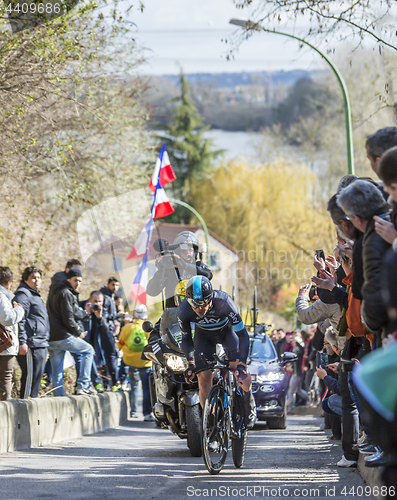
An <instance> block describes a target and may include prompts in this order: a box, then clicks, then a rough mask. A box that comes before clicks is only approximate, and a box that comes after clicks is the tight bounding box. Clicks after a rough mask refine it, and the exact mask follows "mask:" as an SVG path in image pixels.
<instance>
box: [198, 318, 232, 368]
mask: <svg viewBox="0 0 397 500" xmlns="http://www.w3.org/2000/svg"><path fill="white" fill-rule="evenodd" d="M196 329H197V330H196V331H195V333H194V362H195V364H196V372H200V371H203V370H208V367H207V366H206V365H205V363H204V361H203V360H202V359H201V357H200V353H202V354H203V355H204V357H205V359H208V360H209V361H213V360H214V357H213V355H214V354H216V344H222V346H223V348H224V349H225V352H226V356H227V359H228V360H229V361H236V359H238V357H239V352H240V349H239V347H240V345H239V344H240V341H239V338H238V335H237V334H236V332H235V331H234V330H233V328H232V327H231V326H229V327H228V328H225V329H224V330H222V331H221V332H204V331H203V330H201V329H199V328H197V325H196Z"/></svg>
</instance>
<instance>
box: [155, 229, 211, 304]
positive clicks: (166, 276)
mask: <svg viewBox="0 0 397 500" xmlns="http://www.w3.org/2000/svg"><path fill="white" fill-rule="evenodd" d="M153 247H154V249H155V250H158V251H159V253H158V254H157V256H156V267H157V271H156V273H155V274H154V276H153V278H152V279H151V280H150V281H149V283H148V286H147V290H146V291H147V294H148V295H150V296H152V297H155V296H156V295H158V294H160V293H161V292H162V291H163V290H164V291H165V296H166V302H165V306H166V307H167V308H168V307H177V304H176V303H175V300H174V293H175V287H176V286H177V284H178V283H179V282H180V281H182V280H186V279H189V278H191V277H192V276H196V275H202V276H205V277H206V278H208V279H209V280H211V279H212V272H211V271H210V270H209V269H208V267H207V266H206V265H205V264H203V262H201V261H200V260H198V261H197V255H198V250H199V242H198V239H197V237H196V235H195V234H194V233H192V232H191V231H182V232H181V233H179V234H178V236H177V237H176V238H175V240H174V243H173V244H172V245H168V242H167V240H157V241H155V242H154V244H153Z"/></svg>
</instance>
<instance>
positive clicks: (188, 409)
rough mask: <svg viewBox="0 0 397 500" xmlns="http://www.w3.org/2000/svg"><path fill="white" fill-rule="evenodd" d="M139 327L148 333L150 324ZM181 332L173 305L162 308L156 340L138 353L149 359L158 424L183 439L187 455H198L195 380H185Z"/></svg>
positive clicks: (197, 393)
mask: <svg viewBox="0 0 397 500" xmlns="http://www.w3.org/2000/svg"><path fill="white" fill-rule="evenodd" d="M142 328H143V329H144V330H145V331H146V332H148V333H150V332H151V331H152V330H153V325H152V324H151V323H150V322H149V321H145V322H144V323H143V325H142ZM181 341H182V334H181V331H180V328H179V324H178V321H177V316H176V308H172V309H165V310H164V311H163V314H162V317H161V322H160V339H158V340H154V341H153V342H151V343H149V344H148V345H147V346H145V347H144V348H143V351H142V355H143V356H145V357H146V359H149V360H150V361H152V362H153V367H152V377H151V379H150V381H151V383H150V397H151V403H152V408H153V414H154V416H155V419H156V424H157V425H158V426H164V425H167V426H168V427H169V428H170V429H171V431H172V432H173V433H175V434H176V435H177V436H178V437H179V438H181V439H187V445H188V448H189V450H190V454H191V455H192V456H193V457H200V456H201V455H202V449H201V427H202V422H201V407H200V400H199V391H198V382H197V379H195V380H194V381H193V383H190V384H188V383H186V381H185V377H184V371H185V369H186V368H187V366H188V363H187V360H186V357H185V355H184V354H183V351H182V349H181Z"/></svg>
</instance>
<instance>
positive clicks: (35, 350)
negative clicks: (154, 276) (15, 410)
mask: <svg viewBox="0 0 397 500" xmlns="http://www.w3.org/2000/svg"><path fill="white" fill-rule="evenodd" d="M81 268H82V266H81V263H80V262H79V261H78V260H77V259H71V260H69V261H68V262H67V264H66V267H65V270H64V271H61V272H58V273H56V274H55V275H54V276H53V277H52V279H51V286H50V289H49V291H48V299H47V304H45V303H44V300H43V298H42V296H41V293H40V291H41V284H42V271H41V270H40V269H38V268H37V267H34V266H30V267H27V268H26V269H25V270H24V272H23V273H22V277H21V281H20V284H19V286H18V288H17V289H16V291H15V294H13V293H12V292H11V286H12V283H13V273H12V271H11V270H10V269H9V268H8V267H0V325H1V326H2V331H3V332H4V337H3V340H4V339H6V342H4V343H3V344H2V343H1V342H0V400H1V401H7V400H9V399H11V395H12V386H13V372H14V365H15V361H16V360H17V361H18V364H19V366H20V368H21V373H22V375H21V385H20V390H19V397H20V398H21V399H27V398H36V397H38V396H39V395H40V389H41V388H42V387H43V386H44V385H45V382H47V384H49V380H51V381H52V388H51V389H49V388H48V391H47V393H50V394H53V395H54V396H65V388H64V365H65V355H66V354H67V353H70V355H71V356H72V357H73V360H74V363H75V368H76V383H75V394H76V395H91V394H96V393H101V392H104V390H110V391H113V392H114V391H118V390H120V389H121V387H122V386H121V383H120V380H119V374H120V376H121V375H122V374H123V373H124V365H125V364H126V365H130V364H131V363H130V362H129V359H128V356H127V355H126V354H125V352H123V349H121V345H120V344H119V345H120V350H119V349H118V348H117V346H116V344H117V340H118V337H119V336H120V338H122V339H124V340H125V342H126V343H127V344H128V340H129V337H130V336H131V335H130V334H131V328H130V326H129V325H130V324H131V325H134V327H135V330H134V333H135V334H136V333H137V329H139V328H140V326H141V324H137V323H136V322H137V321H138V320H137V317H139V312H138V313H136V312H134V318H132V317H131V316H130V315H129V314H128V313H126V312H125V311H124V307H123V304H122V298H121V296H118V295H117V291H118V289H119V281H118V279H117V278H115V277H111V278H109V280H108V282H107V284H106V285H105V286H103V287H102V288H101V289H100V290H94V291H92V292H91V293H90V295H89V297H88V299H87V300H83V301H81V300H79V288H80V286H81V283H82V281H83V273H82V269H81ZM142 307H145V306H137V308H138V309H139V311H140V313H141V315H142V311H141V309H140V308H142ZM145 311H146V308H145ZM136 314H138V316H136ZM141 317H142V316H141ZM146 317H147V312H146ZM141 323H142V321H141ZM141 332H142V334H143V335H145V334H144V332H143V330H142V329H141ZM145 338H146V337H145ZM139 347H140V350H142V348H143V345H142V346H138V348H139ZM135 350H137V348H136V349H135ZM136 354H137V355H138V354H139V357H140V352H139V353H138V352H137V353H136ZM124 358H127V360H125V359H124ZM150 367H151V363H147V364H146V365H145V376H144V375H143V372H142V375H141V377H140V378H141V380H142V383H143V386H144V417H145V419H146V420H153V415H152V409H151V404H150V398H149V399H148V397H147V396H148V388H147V383H146V382H147V380H146V379H147V378H148V374H149V371H150V369H151V368H150ZM141 368H142V367H140V366H139V367H138V368H137V370H138V374H141ZM130 370H131V368H130ZM130 376H132V373H131V372H130ZM137 384H138V383H137V382H136V381H135V379H134V380H133V381H132V382H131V387H132V389H133V391H132V394H133V397H132V399H131V401H132V402H133V403H134V413H135V414H136V412H137V403H136V399H137V394H138V393H137Z"/></svg>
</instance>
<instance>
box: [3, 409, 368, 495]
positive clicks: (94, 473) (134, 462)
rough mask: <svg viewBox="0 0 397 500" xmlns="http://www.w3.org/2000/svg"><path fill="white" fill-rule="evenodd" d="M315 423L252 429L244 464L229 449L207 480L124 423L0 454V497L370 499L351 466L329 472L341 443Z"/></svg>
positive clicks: (143, 426) (154, 436) (150, 432)
mask: <svg viewBox="0 0 397 500" xmlns="http://www.w3.org/2000/svg"><path fill="white" fill-rule="evenodd" d="M322 422H323V420H322V419H321V418H319V417H314V416H303V415H296V416H295V415H294V416H291V417H289V419H288V429H287V430H284V431H282V430H269V429H267V428H266V426H264V425H261V426H256V427H255V429H254V430H253V431H251V432H250V434H249V437H248V443H247V451H246V458H245V462H244V467H243V468H241V469H236V468H235V467H234V465H233V461H232V457H231V451H230V453H229V454H228V458H227V462H226V465H225V467H224V469H223V470H222V472H221V473H220V474H219V475H217V476H211V475H210V474H209V473H208V472H207V470H206V468H205V466H204V463H203V459H202V458H192V457H191V456H190V454H189V451H188V449H187V447H186V441H183V440H180V439H179V438H178V437H177V436H175V435H173V434H171V432H170V431H168V430H166V429H159V428H157V427H156V426H155V424H154V423H152V422H143V421H136V420H135V421H132V420H130V421H128V422H126V423H125V425H123V426H120V427H118V428H116V429H111V430H108V431H106V432H102V433H99V434H95V435H92V436H86V437H83V438H81V439H79V440H76V441H73V442H65V443H61V444H58V445H52V446H50V447H48V448H37V449H32V450H28V451H23V452H21V451H19V452H12V453H6V454H2V455H0V475H1V479H0V499H1V500H42V499H50V500H53V499H62V500H86V499H87V500H94V499H95V500H102V499H103V500H105V499H106V500H119V499H120V500H121V499H122V500H130V499H131V500H132V499H141V498H142V499H149V500H151V499H173V500H179V499H184V498H198V497H200V498H201V497H211V498H214V497H221V498H239V499H240V498H253V497H256V498H262V499H263V498H288V497H292V498H296V497H299V498H329V497H331V498H338V499H344V500H346V499H348V498H353V496H354V495H353V494H352V493H355V494H356V495H355V496H363V497H365V498H371V497H369V496H368V495H365V484H364V482H363V481H362V479H361V477H360V475H359V473H358V472H357V471H356V470H355V469H340V468H338V467H336V462H337V461H338V460H339V459H340V458H341V456H342V451H341V445H340V442H339V441H337V442H335V441H330V440H329V439H328V435H329V431H327V432H328V434H326V433H325V432H321V431H319V427H320V425H321V423H322ZM357 488H358V489H357ZM360 488H363V493H361V494H360V491H361V489H360ZM368 488H369V487H368ZM349 492H350V493H349ZM357 493H358V495H357Z"/></svg>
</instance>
